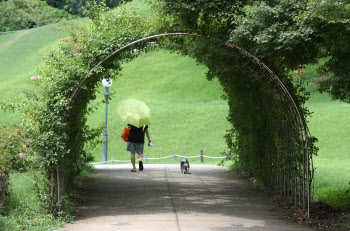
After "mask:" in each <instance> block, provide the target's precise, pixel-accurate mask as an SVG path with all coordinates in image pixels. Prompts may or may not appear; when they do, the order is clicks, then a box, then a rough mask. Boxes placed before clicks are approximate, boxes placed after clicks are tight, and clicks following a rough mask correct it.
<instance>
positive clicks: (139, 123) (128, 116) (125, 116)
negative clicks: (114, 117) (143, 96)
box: [117, 99, 152, 128]
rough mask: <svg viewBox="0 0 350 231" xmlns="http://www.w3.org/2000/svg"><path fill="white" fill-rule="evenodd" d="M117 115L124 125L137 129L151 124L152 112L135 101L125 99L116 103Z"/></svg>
mask: <svg viewBox="0 0 350 231" xmlns="http://www.w3.org/2000/svg"><path fill="white" fill-rule="evenodd" d="M117 113H118V115H119V116H120V117H121V118H122V120H123V121H124V122H125V123H128V124H131V125H133V126H135V127H137V128H139V127H143V126H145V125H150V124H151V119H152V112H151V110H150V109H149V108H148V107H147V105H146V104H145V103H144V102H142V101H139V100H136V99H126V100H122V101H120V102H119V103H118V107H117Z"/></svg>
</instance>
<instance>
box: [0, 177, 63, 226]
mask: <svg viewBox="0 0 350 231" xmlns="http://www.w3.org/2000/svg"><path fill="white" fill-rule="evenodd" d="M9 182H10V190H11V196H10V199H9V204H8V206H9V207H11V210H10V211H9V213H8V214H7V216H6V217H1V216H0V230H3V231H21V230H33V231H36V230H37V231H41V230H54V229H57V228H58V227H59V226H60V225H61V222H60V221H59V220H56V219H55V218H54V216H53V215H50V214H47V213H46V212H45V211H43V210H42V208H40V206H39V203H40V199H39V198H38V197H37V196H36V194H35V192H34V185H33V182H32V180H31V179H30V175H29V174H28V173H12V174H10V181H9Z"/></svg>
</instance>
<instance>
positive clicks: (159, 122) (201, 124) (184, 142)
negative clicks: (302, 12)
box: [0, 0, 350, 207]
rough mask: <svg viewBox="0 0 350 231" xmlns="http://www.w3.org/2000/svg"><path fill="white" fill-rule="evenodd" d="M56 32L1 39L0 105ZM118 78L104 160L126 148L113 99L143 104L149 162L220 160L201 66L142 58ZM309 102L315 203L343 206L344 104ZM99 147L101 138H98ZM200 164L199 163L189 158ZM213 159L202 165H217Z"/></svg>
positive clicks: (213, 87) (222, 111) (219, 112)
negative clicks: (149, 115)
mask: <svg viewBox="0 0 350 231" xmlns="http://www.w3.org/2000/svg"><path fill="white" fill-rule="evenodd" d="M132 4H133V5H135V7H136V8H138V9H139V11H141V12H142V14H143V15H145V16H149V15H151V13H150V10H149V6H148V5H145V4H143V3H142V1H141V0H138V1H135V0H134V1H133V2H132ZM59 36H64V34H63V32H61V31H54V30H52V29H50V26H44V27H41V28H37V29H33V30H30V31H27V32H19V33H13V34H8V35H1V36H0V70H1V72H0V83H1V84H0V98H1V99H3V98H10V99H13V98H14V97H15V96H18V97H19V98H20V92H21V91H22V90H24V89H26V88H27V87H28V83H27V82H26V81H28V80H29V79H30V77H31V76H33V75H35V65H34V64H35V62H40V61H41V60H42V58H43V55H44V54H45V53H46V51H47V50H48V49H53V48H54V47H55V44H56V42H57V41H58V40H60V38H59ZM123 68H124V69H123V71H122V75H121V76H119V77H118V79H117V80H115V81H114V82H113V85H112V87H111V88H110V91H111V92H112V93H113V96H112V98H111V100H110V104H109V115H108V116H109V120H108V131H109V157H108V159H110V157H113V158H114V159H120V160H128V159H129V153H128V152H126V151H125V149H126V143H125V142H124V141H122V139H121V138H120V134H121V133H122V130H123V127H124V126H125V124H124V123H123V122H122V121H120V119H119V117H118V116H117V113H116V107H117V103H118V101H119V100H122V99H125V98H129V97H134V98H136V99H139V100H142V101H145V102H146V103H147V104H148V106H149V107H150V108H151V110H152V111H153V121H152V125H151V126H150V128H149V130H150V135H151V139H152V141H153V143H154V145H155V146H156V147H157V148H159V149H161V150H163V151H164V152H165V154H164V153H161V152H159V151H157V150H156V149H155V148H151V147H145V154H147V156H148V157H152V158H157V157H162V156H165V155H171V154H172V153H173V152H174V151H175V152H176V153H177V154H179V155H185V156H196V155H199V153H200V150H204V155H210V156H220V155H221V154H220V153H221V152H226V151H227V148H226V145H225V142H224V139H223V136H224V134H225V130H226V128H228V127H229V124H228V122H227V121H226V116H227V110H228V106H227V103H226V102H225V101H224V100H222V99H221V98H220V96H221V95H222V87H221V86H220V84H219V83H218V82H217V81H216V80H214V81H211V82H209V81H207V80H206V79H205V72H206V67H203V66H200V65H197V64H196V62H195V61H194V60H192V59H191V58H188V57H183V56H180V55H177V54H171V53H167V52H164V51H155V52H151V53H148V54H143V55H141V56H140V57H139V58H137V59H135V60H133V61H132V62H130V63H125V64H124V65H123ZM306 71H307V73H308V75H309V76H308V78H309V79H310V80H313V79H314V78H315V77H316V76H317V74H316V73H315V68H308V69H307V70H306ZM309 89H310V90H311V93H312V95H311V99H310V100H309V101H308V102H307V107H308V108H309V109H310V110H311V111H313V112H314V114H313V116H312V117H311V118H310V119H309V121H310V122H309V127H310V131H311V133H312V135H314V136H316V137H317V138H318V139H319V142H318V144H317V145H318V146H319V148H320V151H319V155H318V156H317V157H314V166H315V168H316V171H315V179H314V185H315V197H316V198H318V199H320V200H322V201H324V202H326V203H329V204H331V205H332V206H335V207H337V206H344V205H346V206H349V204H350V200H349V196H348V195H346V194H345V191H346V190H347V189H348V188H349V185H348V182H349V181H350V174H349V173H350V171H349V170H350V164H349V161H350V145H349V143H350V142H349V141H350V135H349V131H350V129H349V126H350V123H349V122H350V117H349V116H348V115H349V113H350V105H349V104H345V103H341V102H338V101H332V100H331V99H330V97H328V96H327V95H321V94H319V93H317V92H316V91H315V86H314V85H312V84H311V85H310V86H309ZM103 92H104V88H103V87H102V84H101V87H100V89H98V93H97V95H98V99H97V100H96V101H95V102H91V103H94V104H96V105H97V106H98V110H97V111H96V112H95V113H93V114H92V115H90V116H89V117H88V124H89V125H91V126H93V127H96V126H98V125H101V124H103V122H104V104H103V103H102V100H103V96H102V93H103ZM18 121H19V118H18V115H16V114H15V113H9V112H7V113H4V112H2V111H0V126H3V125H6V124H8V123H10V122H18ZM101 141H102V136H101ZM91 152H92V153H93V155H94V156H95V161H96V162H99V161H101V160H102V152H103V151H102V145H99V146H97V147H96V149H94V150H91ZM190 162H191V163H199V158H196V159H193V160H192V159H191V160H190ZM217 162H218V160H217V159H210V160H209V159H205V163H208V164H215V163H217ZM149 163H174V162H173V161H172V159H171V158H170V159H166V160H159V161H156V160H150V161H149Z"/></svg>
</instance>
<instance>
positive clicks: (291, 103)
mask: <svg viewBox="0 0 350 231" xmlns="http://www.w3.org/2000/svg"><path fill="white" fill-rule="evenodd" d="M171 36H191V37H201V35H200V34H191V33H185V32H177V33H165V34H157V35H152V36H147V37H144V38H141V39H138V40H135V41H133V42H131V43H129V44H127V45H125V46H123V47H121V48H119V49H118V50H116V51H114V52H112V53H111V54H110V55H108V56H107V57H105V58H104V59H103V60H102V61H100V62H99V63H98V64H96V65H95V66H94V67H93V68H92V69H91V70H90V71H89V72H88V73H87V74H86V75H85V77H84V79H83V80H82V81H81V82H80V83H79V85H78V86H77V87H76V88H75V89H74V91H73V92H72V94H71V95H70V96H69V97H68V99H70V101H69V103H68V105H69V106H70V105H71V104H72V103H74V100H75V98H76V97H77V95H78V93H79V91H80V89H81V86H82V85H83V84H84V82H85V81H86V80H87V79H88V78H89V77H90V75H91V73H92V72H93V71H94V70H95V69H96V68H97V67H99V66H101V65H102V64H103V63H104V62H105V61H106V60H108V59H109V58H111V57H112V56H114V55H116V54H117V53H119V52H121V51H123V50H125V49H126V48H128V47H130V46H132V45H134V44H137V43H140V42H143V41H147V40H151V39H154V38H160V37H171ZM225 44H226V46H227V47H230V48H232V49H237V50H238V51H239V52H240V53H241V54H242V55H245V56H247V57H249V58H251V59H252V62H253V63H255V64H257V65H259V66H260V67H261V68H262V69H264V70H265V71H266V73H268V78H269V80H270V81H277V83H278V86H279V87H280V89H281V90H282V91H283V92H284V96H285V97H287V99H288V101H289V108H290V111H291V112H292V114H293V117H294V120H295V122H296V124H300V125H301V127H302V130H303V132H302V134H301V135H302V140H303V141H304V140H305V150H306V154H307V157H306V159H307V161H306V162H307V163H306V165H307V169H306V170H307V172H306V176H307V211H308V217H310V178H309V177H310V162H309V160H310V154H309V151H308V150H309V147H308V137H309V130H308V128H307V125H306V122H305V120H304V119H303V117H302V116H301V113H300V110H299V108H298V106H297V104H296V102H295V100H294V99H293V97H292V96H291V94H290V92H289V91H288V89H287V88H286V86H285V85H284V84H283V82H282V81H281V80H280V79H279V78H278V77H277V76H276V75H275V74H274V72H273V71H272V70H271V69H270V68H269V67H267V66H266V65H265V64H264V63H263V62H261V61H260V60H259V59H258V58H256V57H255V56H253V55H252V54H250V53H249V52H247V51H246V50H244V49H242V48H240V47H238V46H237V45H235V44H233V43H225ZM250 73H251V75H252V77H253V78H254V79H255V80H260V79H262V78H261V77H260V76H258V75H257V74H256V73H253V70H250Z"/></svg>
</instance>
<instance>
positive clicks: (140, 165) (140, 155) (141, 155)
mask: <svg viewBox="0 0 350 231" xmlns="http://www.w3.org/2000/svg"><path fill="white" fill-rule="evenodd" d="M138 155H139V156H138V157H139V170H140V171H142V170H143V163H142V159H143V154H138ZM140 163H141V164H140Z"/></svg>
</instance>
